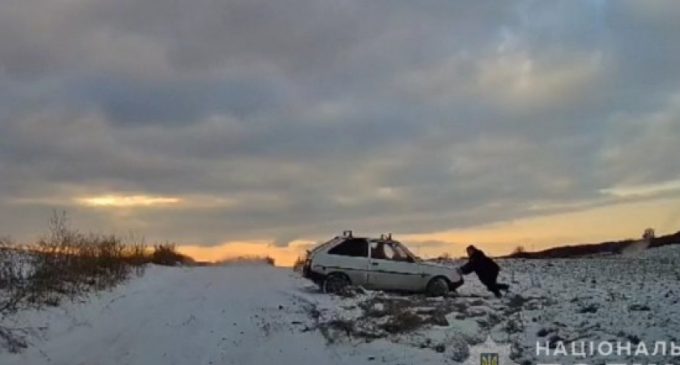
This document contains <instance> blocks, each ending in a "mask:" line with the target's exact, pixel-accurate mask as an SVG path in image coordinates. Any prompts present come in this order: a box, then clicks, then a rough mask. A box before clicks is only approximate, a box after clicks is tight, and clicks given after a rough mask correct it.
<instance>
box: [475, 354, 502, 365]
mask: <svg viewBox="0 0 680 365" xmlns="http://www.w3.org/2000/svg"><path fill="white" fill-rule="evenodd" d="M479 365H500V364H499V361H498V353H491V352H485V353H482V354H479Z"/></svg>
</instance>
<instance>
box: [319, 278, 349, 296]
mask: <svg viewBox="0 0 680 365" xmlns="http://www.w3.org/2000/svg"><path fill="white" fill-rule="evenodd" d="M349 285H350V282H349V278H347V276H345V275H343V274H340V273H333V274H330V275H328V276H327V277H326V280H324V281H323V284H322V286H321V289H323V292H324V293H328V294H337V293H339V292H340V291H341V290H343V289H344V288H346V287H348V286H349Z"/></svg>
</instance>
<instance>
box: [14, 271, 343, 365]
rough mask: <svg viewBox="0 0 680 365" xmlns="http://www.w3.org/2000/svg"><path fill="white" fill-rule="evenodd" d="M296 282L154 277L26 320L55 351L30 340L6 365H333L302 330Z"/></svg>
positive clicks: (237, 275)
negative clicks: (29, 343)
mask: <svg viewBox="0 0 680 365" xmlns="http://www.w3.org/2000/svg"><path fill="white" fill-rule="evenodd" d="M291 276H293V273H292V272H291V271H290V270H283V269H276V268H271V267H265V266H253V267H247V266H243V267H241V266H237V267H207V268H189V269H179V268H160V267H152V268H150V269H149V270H147V273H146V274H145V275H144V276H143V277H142V278H135V279H133V280H132V281H131V282H130V283H128V284H127V285H124V286H121V287H119V288H117V289H116V290H115V291H114V292H111V293H105V294H102V295H99V296H97V297H96V298H94V299H93V303H92V302H91V303H70V304H65V305H64V308H53V309H51V310H48V311H41V312H28V313H24V314H23V315H22V316H21V317H23V318H17V322H22V324H23V325H24V326H25V325H26V321H30V322H32V323H31V325H32V327H33V326H34V327H35V328H39V327H43V326H48V325H49V328H48V329H46V330H45V331H47V332H46V333H42V334H41V336H40V337H44V338H46V339H49V341H46V342H44V343H41V341H39V340H32V341H31V342H32V343H31V346H30V348H29V349H27V350H26V351H24V352H23V353H22V354H20V355H12V357H10V358H9V359H8V360H9V361H8V363H10V364H47V363H50V364H273V363H285V364H290V363H297V364H299V363H306V362H309V363H317V364H319V363H325V362H328V359H329V357H332V356H333V355H332V354H329V353H327V351H328V349H327V348H326V346H325V344H324V341H323V338H321V337H320V336H318V335H313V334H311V333H305V332H302V331H301V330H300V329H299V328H296V326H299V325H303V324H304V323H305V322H306V321H309V319H308V316H307V315H306V314H305V313H304V310H303V309H302V308H301V306H300V303H299V301H298V300H297V299H296V297H295V296H293V295H291V293H296V290H295V288H291V287H290V286H291V285H292V284H293V285H294V284H295V283H296V282H297V281H296V280H297V279H294V278H293V279H291ZM244 283H247V285H244ZM65 314H66V315H65ZM4 355H7V354H4ZM3 360H4V359H3ZM303 360H304V361H303ZM315 360H318V361H315ZM4 363H5V362H4V361H3V364H4Z"/></svg>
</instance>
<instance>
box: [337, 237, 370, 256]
mask: <svg viewBox="0 0 680 365" xmlns="http://www.w3.org/2000/svg"><path fill="white" fill-rule="evenodd" d="M328 254H329V255H340V256H352V257H368V242H366V240H364V239H360V238H353V239H349V240H347V241H345V242H343V243H341V244H339V245H337V246H335V247H333V248H331V249H330V250H329V251H328Z"/></svg>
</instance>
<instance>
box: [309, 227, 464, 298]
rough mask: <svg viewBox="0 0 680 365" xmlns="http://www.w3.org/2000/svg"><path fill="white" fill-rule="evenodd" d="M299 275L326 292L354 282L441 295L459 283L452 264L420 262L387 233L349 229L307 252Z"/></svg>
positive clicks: (459, 278) (337, 289) (387, 288)
mask: <svg viewBox="0 0 680 365" xmlns="http://www.w3.org/2000/svg"><path fill="white" fill-rule="evenodd" d="M303 275H304V277H306V278H309V279H311V280H313V281H314V282H315V283H317V284H318V285H319V286H320V287H321V289H323V291H324V292H326V293H337V292H338V291H340V290H342V289H343V288H344V287H346V286H348V285H358V286H363V287H365V288H368V289H379V290H395V291H408V292H425V293H427V294H429V295H432V296H442V295H446V294H448V293H449V292H450V291H455V290H456V288H458V287H459V286H460V285H462V284H463V278H462V276H461V275H460V274H459V273H458V272H457V271H456V270H455V269H454V268H452V267H450V266H445V265H438V264H434V263H428V262H424V261H423V260H421V259H420V258H418V257H417V256H415V255H414V254H412V253H411V252H410V251H409V250H408V249H407V248H406V247H405V246H404V245H402V244H401V243H400V242H398V241H395V240H392V237H391V235H389V236H382V237H381V238H377V239H373V238H364V237H354V236H352V232H351V231H346V232H344V233H343V235H342V236H338V237H335V238H333V239H331V240H330V241H328V242H326V243H323V244H321V245H319V246H318V247H316V248H315V249H313V250H312V251H311V252H309V254H308V255H307V259H306V260H305V264H304V267H303Z"/></svg>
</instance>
